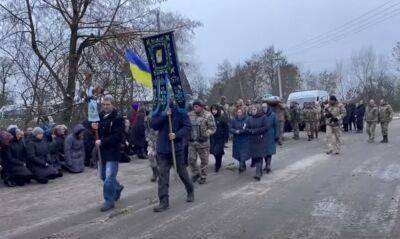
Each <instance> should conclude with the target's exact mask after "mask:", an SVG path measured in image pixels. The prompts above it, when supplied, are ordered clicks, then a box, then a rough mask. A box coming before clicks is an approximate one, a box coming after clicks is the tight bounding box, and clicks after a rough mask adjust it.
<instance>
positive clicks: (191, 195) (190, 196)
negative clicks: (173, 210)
mask: <svg viewBox="0 0 400 239" xmlns="http://www.w3.org/2000/svg"><path fill="white" fill-rule="evenodd" d="M186 202H194V192H188V194H187V198H186Z"/></svg>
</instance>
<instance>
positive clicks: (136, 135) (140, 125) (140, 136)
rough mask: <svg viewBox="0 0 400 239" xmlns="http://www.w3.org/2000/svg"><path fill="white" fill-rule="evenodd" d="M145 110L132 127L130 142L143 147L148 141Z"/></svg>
mask: <svg viewBox="0 0 400 239" xmlns="http://www.w3.org/2000/svg"><path fill="white" fill-rule="evenodd" d="M145 116H146V114H145V113H144V112H139V113H138V116H137V119H136V123H135V125H134V126H133V127H132V128H131V129H130V133H129V134H130V139H131V140H130V143H131V144H132V145H134V146H136V147H139V148H143V147H144V146H145V143H146V134H145V131H146V125H145Z"/></svg>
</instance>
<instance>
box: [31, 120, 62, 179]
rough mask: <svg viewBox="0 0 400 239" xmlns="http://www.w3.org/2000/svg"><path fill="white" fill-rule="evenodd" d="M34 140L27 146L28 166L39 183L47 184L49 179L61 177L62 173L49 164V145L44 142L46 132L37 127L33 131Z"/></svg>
mask: <svg viewBox="0 0 400 239" xmlns="http://www.w3.org/2000/svg"><path fill="white" fill-rule="evenodd" d="M32 135H33V137H32V139H31V140H30V141H29V143H28V144H27V145H26V153H27V166H28V168H29V169H30V170H31V172H32V173H33V176H34V179H35V180H36V181H38V182H39V183H43V184H45V183H47V182H48V180H49V179H55V178H57V177H61V176H62V175H60V173H59V172H58V171H57V170H56V169H55V168H54V167H53V166H51V165H50V164H49V162H50V151H49V147H48V143H46V142H45V141H44V138H43V136H44V131H43V129H42V128H39V127H36V128H34V129H33V131H32Z"/></svg>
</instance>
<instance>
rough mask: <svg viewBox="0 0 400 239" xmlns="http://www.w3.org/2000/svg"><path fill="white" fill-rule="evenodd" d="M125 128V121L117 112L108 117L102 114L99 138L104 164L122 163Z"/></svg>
mask: <svg viewBox="0 0 400 239" xmlns="http://www.w3.org/2000/svg"><path fill="white" fill-rule="evenodd" d="M124 127H125V126H124V119H123V118H122V117H121V116H119V115H118V112H117V111H116V110H114V111H113V112H111V113H110V114H109V115H107V116H106V115H105V114H104V112H102V113H100V123H99V137H100V140H101V146H100V151H101V157H102V161H103V162H107V161H120V159H121V151H120V149H121V143H122V140H123V134H124Z"/></svg>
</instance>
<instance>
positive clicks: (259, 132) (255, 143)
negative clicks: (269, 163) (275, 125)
mask: <svg viewBox="0 0 400 239" xmlns="http://www.w3.org/2000/svg"><path fill="white" fill-rule="evenodd" d="M250 113H251V116H250V117H249V118H248V119H247V122H246V132H247V133H248V134H249V156H250V157H251V160H252V165H254V166H255V167H256V175H255V176H254V179H255V180H257V181H260V180H261V177H262V174H263V173H262V164H263V158H264V157H265V154H266V149H265V144H266V139H265V133H266V132H267V125H266V120H265V116H264V112H263V110H262V107H261V105H259V104H255V105H252V106H251V107H250Z"/></svg>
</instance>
